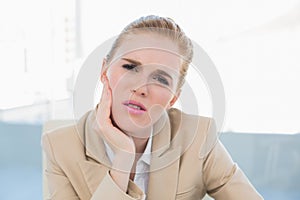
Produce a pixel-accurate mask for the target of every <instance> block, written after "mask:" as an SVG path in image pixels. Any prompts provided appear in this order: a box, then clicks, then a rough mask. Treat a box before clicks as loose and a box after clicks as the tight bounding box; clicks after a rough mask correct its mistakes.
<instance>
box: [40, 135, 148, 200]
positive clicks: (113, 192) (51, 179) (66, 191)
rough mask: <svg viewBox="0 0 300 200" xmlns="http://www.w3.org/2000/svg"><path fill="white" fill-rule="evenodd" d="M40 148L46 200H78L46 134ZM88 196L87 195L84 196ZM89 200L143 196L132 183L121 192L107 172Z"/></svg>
mask: <svg viewBox="0 0 300 200" xmlns="http://www.w3.org/2000/svg"><path fill="white" fill-rule="evenodd" d="M42 147H43V150H44V152H45V156H46V167H45V169H44V173H45V177H46V181H47V184H48V189H49V196H48V197H47V199H51V200H80V199H81V198H80V197H79V196H78V194H77V192H76V191H75V189H74V187H73V186H72V183H71V181H70V180H69V178H68V177H67V175H66V174H65V173H64V171H63V169H61V167H60V165H59V163H58V162H57V159H55V156H57V155H55V153H54V151H53V145H52V143H51V141H50V138H49V136H48V134H45V135H43V137H42ZM85 196H88V194H85ZM87 199H91V200H106V199H124V200H144V199H145V194H144V193H143V191H142V190H141V189H140V188H139V187H138V186H137V185H136V184H135V183H133V182H132V181H130V182H129V184H128V192H127V193H125V192H123V191H122V190H121V189H120V188H119V187H118V186H117V184H116V183H115V182H114V181H113V179H112V178H111V176H110V174H109V172H108V173H107V174H106V175H105V176H104V178H103V179H102V181H101V182H100V184H99V186H98V187H97V189H96V191H95V192H94V193H93V194H92V196H91V197H90V198H87Z"/></svg>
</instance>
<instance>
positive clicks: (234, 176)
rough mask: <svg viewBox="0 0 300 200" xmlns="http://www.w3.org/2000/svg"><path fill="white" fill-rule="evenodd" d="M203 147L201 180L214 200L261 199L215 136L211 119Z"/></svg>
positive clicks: (214, 128)
mask: <svg viewBox="0 0 300 200" xmlns="http://www.w3.org/2000/svg"><path fill="white" fill-rule="evenodd" d="M204 149H205V152H206V153H204V152H202V153H204V154H203V155H204V156H205V157H204V163H203V179H204V180H203V181H204V183H205V185H206V188H207V193H208V194H209V195H210V196H212V197H213V198H214V199H216V200H227V199H230V200H239V199H245V200H248V199H249V200H261V199H263V198H262V197H261V196H260V195H259V194H258V193H257V191H256V190H255V188H254V187H253V186H252V185H251V183H250V182H249V180H248V179H247V177H246V176H245V174H244V173H243V172H242V171H241V169H239V167H238V166H237V165H236V164H235V163H234V162H233V161H232V159H231V157H230V155H229V153H228V152H227V151H226V149H225V147H224V146H223V145H222V143H221V142H220V141H219V139H218V138H217V133H216V127H215V123H214V121H213V120H211V122H210V125H209V129H208V135H207V140H206V144H205V148H204Z"/></svg>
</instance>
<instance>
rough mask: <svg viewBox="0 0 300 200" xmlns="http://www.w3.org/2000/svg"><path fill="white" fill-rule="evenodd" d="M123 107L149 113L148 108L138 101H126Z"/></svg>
mask: <svg viewBox="0 0 300 200" xmlns="http://www.w3.org/2000/svg"><path fill="white" fill-rule="evenodd" d="M123 105H125V106H127V107H129V108H132V109H135V110H141V111H147V109H146V107H145V106H144V105H143V104H141V103H139V102H137V101H133V100H129V101H124V102H123Z"/></svg>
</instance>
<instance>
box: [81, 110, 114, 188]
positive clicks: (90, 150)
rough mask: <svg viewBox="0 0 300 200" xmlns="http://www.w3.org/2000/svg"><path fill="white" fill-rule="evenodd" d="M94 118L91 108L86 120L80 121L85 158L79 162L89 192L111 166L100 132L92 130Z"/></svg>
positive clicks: (95, 186)
mask: <svg viewBox="0 0 300 200" xmlns="http://www.w3.org/2000/svg"><path fill="white" fill-rule="evenodd" d="M95 120H96V118H95V110H92V111H91V112H90V113H89V115H88V116H87V117H86V120H85V121H82V123H84V125H83V126H82V127H83V128H82V133H81V137H82V138H83V139H82V141H83V143H84V147H85V154H86V158H87V160H84V161H81V162H79V166H80V169H81V171H82V174H83V177H84V179H85V181H86V183H87V186H88V188H89V190H90V192H91V194H93V193H94V192H95V191H96V189H97V187H98V185H99V184H100V182H101V180H102V179H103V178H104V176H105V175H106V173H107V171H108V170H109V168H110V166H111V162H110V160H109V159H108V157H107V155H106V151H105V146H104V143H103V140H102V138H101V136H100V134H99V133H97V132H96V131H95V130H94V125H95V122H96V121H95Z"/></svg>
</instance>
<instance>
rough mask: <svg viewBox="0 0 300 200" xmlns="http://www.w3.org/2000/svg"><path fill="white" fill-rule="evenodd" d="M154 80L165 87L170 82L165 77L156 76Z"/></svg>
mask: <svg viewBox="0 0 300 200" xmlns="http://www.w3.org/2000/svg"><path fill="white" fill-rule="evenodd" d="M153 79H154V80H157V81H158V82H160V83H162V84H164V85H169V81H168V80H167V79H166V78H165V77H163V76H161V75H155V76H153Z"/></svg>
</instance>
